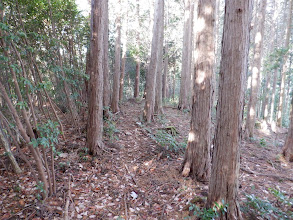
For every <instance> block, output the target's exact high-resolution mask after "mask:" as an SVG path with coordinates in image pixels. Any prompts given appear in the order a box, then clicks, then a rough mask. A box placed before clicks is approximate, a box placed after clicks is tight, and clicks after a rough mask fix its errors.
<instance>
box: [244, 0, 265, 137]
mask: <svg viewBox="0 0 293 220" xmlns="http://www.w3.org/2000/svg"><path fill="white" fill-rule="evenodd" d="M260 4H261V5H260V11H259V13H258V22H259V25H258V29H257V32H256V35H255V39H254V43H255V48H254V58H253V64H252V77H251V92H250V98H249V104H248V114H247V119H246V137H253V133H254V125H255V119H256V112H257V110H256V106H257V101H258V92H259V87H260V68H261V57H262V49H263V38H264V22H265V16H266V6H267V0H262V1H261V3H260Z"/></svg>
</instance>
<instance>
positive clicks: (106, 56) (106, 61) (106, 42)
mask: <svg viewBox="0 0 293 220" xmlns="http://www.w3.org/2000/svg"><path fill="white" fill-rule="evenodd" d="M108 7H109V6H108V0H107V1H106V3H105V24H104V28H105V30H104V35H103V37H104V39H103V40H104V58H103V68H104V73H103V78H104V89H103V93H104V94H103V105H104V107H105V108H104V109H105V110H106V111H105V115H108V111H109V107H110V79H109V74H110V73H109V11H108V10H109V9H108Z"/></svg>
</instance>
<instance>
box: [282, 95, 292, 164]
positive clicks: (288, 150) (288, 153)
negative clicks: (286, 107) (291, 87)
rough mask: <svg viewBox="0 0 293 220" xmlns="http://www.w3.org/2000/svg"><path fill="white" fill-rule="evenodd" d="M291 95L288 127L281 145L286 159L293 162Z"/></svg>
mask: <svg viewBox="0 0 293 220" xmlns="http://www.w3.org/2000/svg"><path fill="white" fill-rule="evenodd" d="M292 108H293V97H292V101H291V113H290V128H289V130H288V134H287V138H286V141H285V144H284V147H283V155H284V157H285V159H286V160H288V161H290V162H293V110H292Z"/></svg>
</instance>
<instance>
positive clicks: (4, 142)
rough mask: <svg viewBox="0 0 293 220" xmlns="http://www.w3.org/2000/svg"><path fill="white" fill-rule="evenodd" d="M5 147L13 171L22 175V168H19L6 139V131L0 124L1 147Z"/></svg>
mask: <svg viewBox="0 0 293 220" xmlns="http://www.w3.org/2000/svg"><path fill="white" fill-rule="evenodd" d="M1 145H2V146H4V149H5V152H6V154H7V157H8V159H9V161H10V163H11V165H12V167H13V170H14V172H15V173H17V174H18V173H22V170H21V168H20V167H19V165H18V163H17V161H16V160H15V157H14V156H13V154H12V152H11V149H10V146H9V142H8V139H7V138H6V137H5V135H4V129H3V127H2V125H1V123H0V146H1Z"/></svg>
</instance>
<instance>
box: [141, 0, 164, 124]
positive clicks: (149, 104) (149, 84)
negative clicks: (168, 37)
mask: <svg viewBox="0 0 293 220" xmlns="http://www.w3.org/2000/svg"><path fill="white" fill-rule="evenodd" d="M155 8H156V9H155V15H154V27H153V39H152V49H151V60H150V64H149V68H148V73H147V75H146V88H145V92H146V98H145V106H144V111H143V117H144V119H145V121H146V122H148V123H150V122H151V120H152V118H153V114H154V105H155V85H156V67H157V63H158V43H159V36H160V34H159V33H160V31H159V28H160V19H161V17H162V16H161V13H164V1H162V0H156V7H155Z"/></svg>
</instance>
